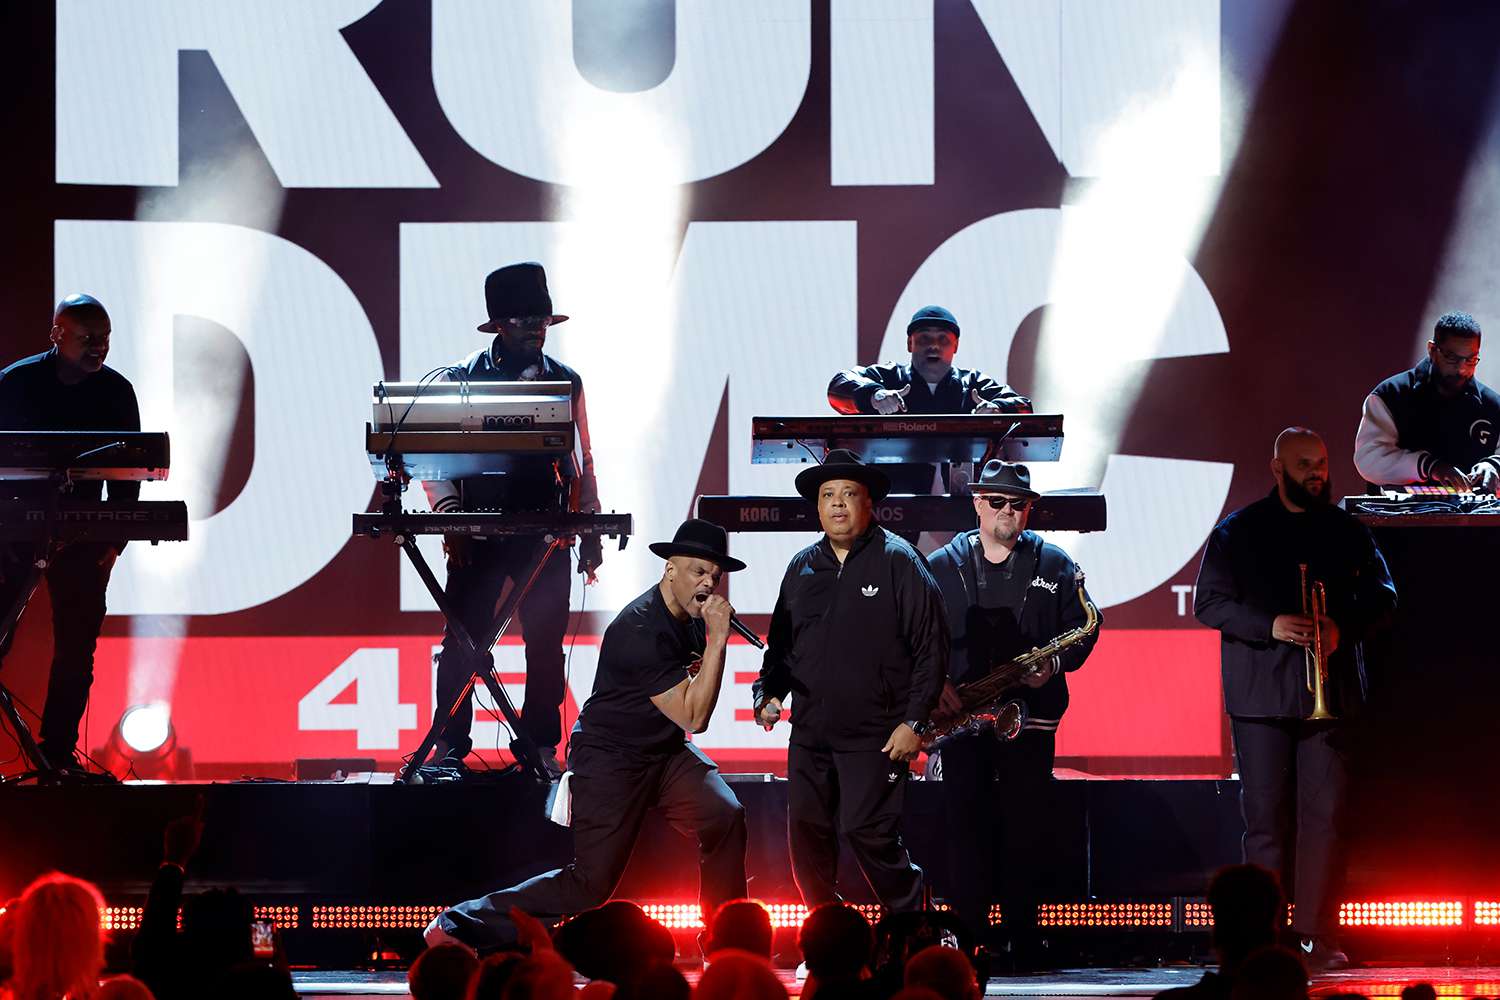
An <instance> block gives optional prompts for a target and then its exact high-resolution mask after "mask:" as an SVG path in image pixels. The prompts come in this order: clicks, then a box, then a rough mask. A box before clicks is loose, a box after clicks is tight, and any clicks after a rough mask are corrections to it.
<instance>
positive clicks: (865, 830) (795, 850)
mask: <svg viewBox="0 0 1500 1000" xmlns="http://www.w3.org/2000/svg"><path fill="white" fill-rule="evenodd" d="M910 777H911V772H910V770H909V769H908V767H907V765H906V764H903V763H901V762H899V761H893V760H891V759H890V756H889V755H888V754H884V753H881V752H880V751H879V750H830V749H827V748H823V747H817V746H812V745H808V744H804V743H798V742H796V741H795V740H793V742H792V745H791V747H790V749H789V751H788V753H787V779H788V788H787V840H788V842H789V846H790V848H791V855H792V877H793V878H794V879H796V881H797V891H798V892H799V893H801V895H802V902H803V903H804V904H805V905H806V906H807V908H808V909H812V908H813V907H815V906H818V905H820V904H822V903H828V902H832V901H834V900H837V899H839V898H840V897H839V894H838V869H839V834H840V832H842V833H843V835H844V838H845V839H846V840H847V841H848V842H849V848H850V850H852V851H853V852H854V857H855V860H856V861H858V862H859V867H860V870H861V871H862V872H864V876H865V880H866V881H868V882H869V883H870V888H871V889H873V890H874V891H875V896H876V897H877V898H878V899H879V900H880V902H881V903H882V904H883V905H884V906H885V907H886V909H888V910H890V911H891V912H893V913H904V912H909V911H912V910H919V909H921V908H922V902H923V897H924V893H923V885H922V870H921V869H920V868H918V867H916V866H915V865H913V864H912V862H911V858H910V857H909V856H908V855H907V853H906V847H905V845H904V844H902V843H901V830H900V826H901V806H902V803H903V802H904V801H905V798H906V783H907V781H908V779H909V778H910Z"/></svg>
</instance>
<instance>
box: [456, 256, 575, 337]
mask: <svg viewBox="0 0 1500 1000" xmlns="http://www.w3.org/2000/svg"><path fill="white" fill-rule="evenodd" d="M484 305H485V311H486V312H488V313H489V314H490V319H489V322H487V323H481V324H480V325H479V327H478V329H479V332H480V333H494V332H495V331H497V330H499V329H500V320H502V319H510V318H511V317H512V316H549V317H551V319H552V322H553V324H554V325H556V324H558V323H562V322H566V321H567V318H568V317H566V316H557V315H554V314H553V312H552V295H551V294H550V293H549V292H548V291H547V272H546V270H545V269H544V268H543V267H542V265H540V264H538V263H537V262H536V261H534V260H525V261H522V262H521V263H519V264H507V265H505V266H504V267H502V268H499V269H497V270H494V271H491V272H490V273H489V275H488V277H486V278H485V279H484Z"/></svg>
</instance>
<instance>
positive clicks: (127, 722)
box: [120, 702, 172, 754]
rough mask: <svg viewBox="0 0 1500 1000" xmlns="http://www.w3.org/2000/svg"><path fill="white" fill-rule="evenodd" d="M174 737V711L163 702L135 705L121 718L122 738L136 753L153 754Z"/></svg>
mask: <svg viewBox="0 0 1500 1000" xmlns="http://www.w3.org/2000/svg"><path fill="white" fill-rule="evenodd" d="M171 735H172V711H171V709H170V708H169V707H168V706H167V705H166V704H164V703H163V702H155V703H153V704H150V705H134V706H132V707H130V708H127V709H126V710H125V714H124V715H122V716H120V738H121V739H123V740H124V741H125V745H126V746H128V747H129V748H130V749H132V750H134V751H135V752H136V753H143V754H145V753H152V752H154V751H156V750H157V749H159V748H160V747H161V746H162V745H163V744H164V743H166V742H167V740H168V739H169V738H170V737H171Z"/></svg>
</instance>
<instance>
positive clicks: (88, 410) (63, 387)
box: [0, 348, 141, 500]
mask: <svg viewBox="0 0 1500 1000" xmlns="http://www.w3.org/2000/svg"><path fill="white" fill-rule="evenodd" d="M140 429H141V411H140V407H139V406H138V405H137V403H136V399H135V389H133V388H132V387H131V385H130V380H129V379H127V378H126V377H125V376H124V375H121V374H120V373H119V372H117V371H115V370H114V369H113V368H109V367H105V368H101V369H100V370H99V371H97V372H94V373H93V374H92V375H89V376H87V377H86V378H84V379H83V380H82V381H81V382H77V383H74V384H73V385H68V384H66V383H64V382H63V381H62V380H61V379H59V378H58V377H57V351H56V349H55V348H54V349H53V350H50V351H43V352H42V353H41V354H33V355H32V356H31V357H29V358H22V359H21V360H20V361H17V362H16V363H15V364H13V365H11V366H10V367H9V368H6V369H5V370H4V371H3V372H0V430H7V431H138V430H140ZM102 485H103V484H101V483H99V482H83V483H78V484H76V485H75V486H74V488H73V495H74V496H75V497H77V498H79V499H95V500H97V499H99V496H100V492H101V486H102ZM140 491H141V484H140V483H135V482H118V483H111V484H110V489H109V495H110V499H111V500H134V499H136V498H137V497H139V496H140ZM11 492H12V493H14V492H15V489H14V484H12V490H11ZM23 492H25V490H24V489H23Z"/></svg>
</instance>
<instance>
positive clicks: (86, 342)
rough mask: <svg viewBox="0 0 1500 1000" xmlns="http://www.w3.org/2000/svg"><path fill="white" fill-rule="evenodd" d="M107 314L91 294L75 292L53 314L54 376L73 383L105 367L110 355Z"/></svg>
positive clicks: (65, 298) (51, 338)
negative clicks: (106, 359)
mask: <svg viewBox="0 0 1500 1000" xmlns="http://www.w3.org/2000/svg"><path fill="white" fill-rule="evenodd" d="M109 333H110V327H109V313H107V312H105V311H104V306H103V304H102V303H100V301H99V300H98V299H96V298H94V297H93V296H92V295H84V294H82V293H78V292H75V293H74V294H72V295H68V296H66V297H64V298H63V300H62V301H61V302H59V303H58V304H57V308H56V309H54V310H53V311H52V333H51V334H50V336H49V339H50V340H51V341H52V343H53V345H54V348H55V351H56V356H57V377H58V378H60V379H62V380H63V382H64V383H66V384H73V383H76V382H79V381H82V380H83V379H85V378H87V377H88V376H90V375H92V374H94V373H95V372H97V371H99V370H100V369H101V368H103V367H104V359H105V357H107V356H108V354H109Z"/></svg>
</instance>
